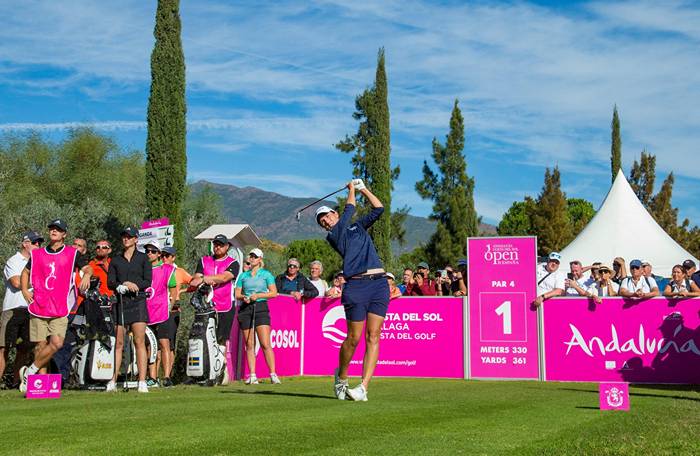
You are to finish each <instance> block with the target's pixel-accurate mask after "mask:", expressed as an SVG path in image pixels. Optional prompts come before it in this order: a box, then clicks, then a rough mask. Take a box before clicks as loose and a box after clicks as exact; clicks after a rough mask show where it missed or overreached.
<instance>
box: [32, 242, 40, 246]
mask: <svg viewBox="0 0 700 456" xmlns="http://www.w3.org/2000/svg"><path fill="white" fill-rule="evenodd" d="M32 245H36V246H41V241H34V242H32Z"/></svg>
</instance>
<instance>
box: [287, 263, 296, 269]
mask: <svg viewBox="0 0 700 456" xmlns="http://www.w3.org/2000/svg"><path fill="white" fill-rule="evenodd" d="M287 267H288V268H296V269H298V268H299V266H297V265H296V264H288V265H287Z"/></svg>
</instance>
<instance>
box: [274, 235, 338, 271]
mask: <svg viewBox="0 0 700 456" xmlns="http://www.w3.org/2000/svg"><path fill="white" fill-rule="evenodd" d="M285 258H296V259H298V260H299V262H300V263H301V268H302V270H303V273H304V274H305V275H306V276H308V275H309V263H311V262H312V261H314V260H318V261H320V262H321V263H322V264H323V274H322V277H323V278H324V279H325V280H332V279H333V274H335V273H336V272H338V271H340V270H341V269H342V267H343V260H342V259H341V258H340V255H338V253H337V252H336V251H335V250H333V248H332V247H331V246H330V245H329V244H328V242H326V240H325V239H299V240H296V241H292V242H290V243H289V245H288V246H287V248H286V249H285Z"/></svg>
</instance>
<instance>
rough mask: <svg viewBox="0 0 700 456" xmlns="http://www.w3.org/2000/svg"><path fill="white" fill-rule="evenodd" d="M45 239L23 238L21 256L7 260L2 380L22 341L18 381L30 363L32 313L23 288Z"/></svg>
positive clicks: (0, 324) (0, 325)
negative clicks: (27, 268) (25, 271)
mask: <svg viewBox="0 0 700 456" xmlns="http://www.w3.org/2000/svg"><path fill="white" fill-rule="evenodd" d="M42 242H44V238H42V237H41V235H40V234H39V233H37V232H36V231H27V232H26V233H24V234H23V235H22V244H21V246H20V250H19V252H17V253H16V254H14V255H13V256H12V257H10V259H9V260H7V263H6V264H5V268H4V270H3V279H4V281H5V298H4V299H3V301H2V316H0V376H1V375H2V374H4V373H5V367H6V365H7V364H6V363H7V355H8V353H9V351H10V350H11V349H12V347H14V346H15V344H16V343H17V340H18V339H21V341H22V343H21V344H20V345H19V346H18V347H17V356H16V357H15V368H14V373H15V374H14V380H15V382H17V381H18V380H19V368H20V367H21V366H22V365H24V364H25V363H26V362H27V361H28V359H27V358H28V355H29V352H30V350H29V348H30V347H31V344H30V343H29V310H27V301H25V300H24V296H23V295H22V290H21V288H20V277H21V275H22V270H23V269H24V267H25V266H26V265H27V261H29V255H30V252H31V251H32V250H34V249H36V248H39V247H41V243H42Z"/></svg>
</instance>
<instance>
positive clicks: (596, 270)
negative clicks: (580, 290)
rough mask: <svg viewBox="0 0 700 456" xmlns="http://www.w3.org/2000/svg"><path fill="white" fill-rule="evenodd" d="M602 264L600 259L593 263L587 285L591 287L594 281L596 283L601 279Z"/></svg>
mask: <svg viewBox="0 0 700 456" xmlns="http://www.w3.org/2000/svg"><path fill="white" fill-rule="evenodd" d="M600 266H601V263H600V261H596V262H595V263H592V264H591V275H590V276H588V280H587V281H586V286H589V287H590V286H592V285H593V284H594V283H596V282H597V281H598V280H600Z"/></svg>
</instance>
